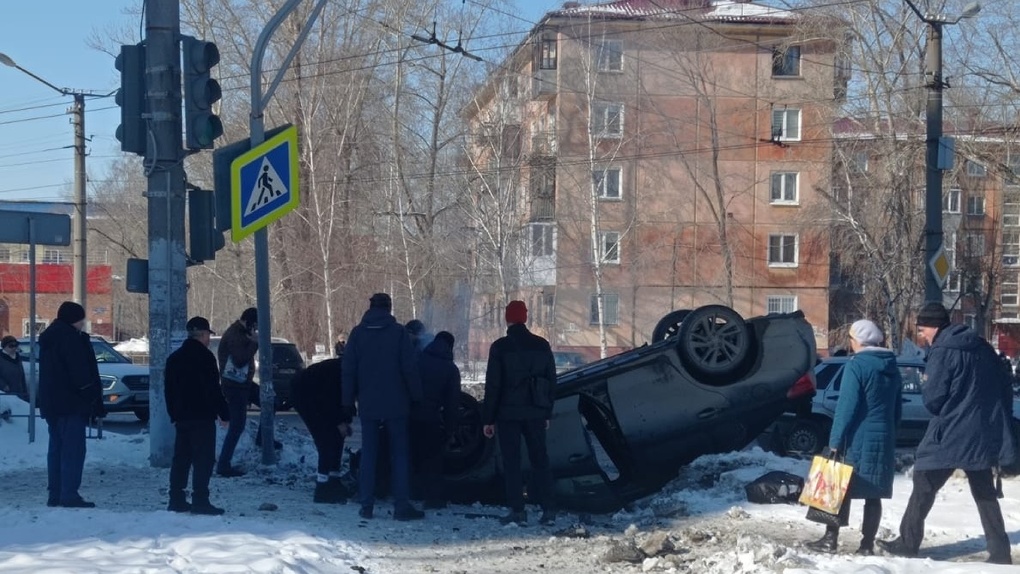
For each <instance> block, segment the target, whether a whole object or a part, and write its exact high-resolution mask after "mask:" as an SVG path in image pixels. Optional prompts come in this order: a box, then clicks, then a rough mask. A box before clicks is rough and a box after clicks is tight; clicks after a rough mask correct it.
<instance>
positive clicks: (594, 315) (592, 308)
mask: <svg viewBox="0 0 1020 574" xmlns="http://www.w3.org/2000/svg"><path fill="white" fill-rule="evenodd" d="M597 297H598V295H595V294H594V293H593V294H592V296H591V299H590V300H589V312H588V324H589V325H598V324H599V308H598V299H597ZM602 310H603V315H604V316H605V317H604V318H605V321H603V322H602V324H603V325H619V324H620V295H619V294H618V293H606V292H603V293H602Z"/></svg>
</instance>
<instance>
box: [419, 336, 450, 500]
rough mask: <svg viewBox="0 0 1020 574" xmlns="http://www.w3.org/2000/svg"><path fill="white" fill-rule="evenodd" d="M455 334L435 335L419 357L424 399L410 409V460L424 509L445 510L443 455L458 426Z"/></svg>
mask: <svg viewBox="0 0 1020 574" xmlns="http://www.w3.org/2000/svg"><path fill="white" fill-rule="evenodd" d="M454 341H455V339H454V337H453V334H452V333H450V332H448V331H440V332H438V333H436V336H435V338H434V339H433V340H432V342H431V343H428V344H427V345H426V346H425V350H424V351H422V352H421V355H420V356H419V357H418V367H419V373H420V374H421V386H422V393H423V399H422V401H421V402H420V403H418V404H415V405H412V407H411V431H412V432H411V447H412V448H411V453H412V456H411V460H412V463H413V465H412V466H413V469H414V477H415V479H416V480H417V483H418V485H419V486H420V488H421V493H422V496H423V497H424V498H425V508H430V509H431V508H443V507H445V506H446V497H445V496H444V493H443V484H442V475H443V453H444V451H445V446H446V443H447V442H448V440H449V438H450V437H452V436H453V430H454V429H455V428H456V427H457V416H458V414H459V413H458V408H459V405H460V369H458V368H457V364H456V363H454V362H453V343H454Z"/></svg>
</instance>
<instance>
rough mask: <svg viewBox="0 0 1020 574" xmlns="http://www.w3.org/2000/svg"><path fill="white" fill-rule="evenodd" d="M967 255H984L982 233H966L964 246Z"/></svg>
mask: <svg viewBox="0 0 1020 574" xmlns="http://www.w3.org/2000/svg"><path fill="white" fill-rule="evenodd" d="M964 249H965V253H966V254H967V257H984V255H985V236H984V234H983V233H968V234H967V244H966V245H965V246H964Z"/></svg>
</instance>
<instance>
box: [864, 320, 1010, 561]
mask: <svg viewBox="0 0 1020 574" xmlns="http://www.w3.org/2000/svg"><path fill="white" fill-rule="evenodd" d="M917 331H918V334H919V335H920V336H921V338H922V339H924V340H925V341H927V342H928V343H929V344H930V345H931V348H930V349H929V351H928V359H927V363H926V367H925V374H926V375H927V381H926V382H925V384H924V385H923V386H922V387H921V393H922V397H923V399H924V406H925V408H927V409H928V411H929V412H931V413H932V415H933V416H932V419H931V422H929V423H928V430H927V432H925V435H924V438H923V439H921V444H919V445H918V447H917V455H916V457H915V462H914V480H913V482H914V484H913V487H914V488H913V491H912V492H911V493H910V501H909V502H908V503H907V509H906V511H904V513H903V519H902V520H901V521H900V536H899V538H897V539H895V540H892V541H888V542H887V541H881V540H880V541H879V542H878V545H879V546H880V547H881V548H883V549H884V550H886V551H887V552H890V553H892V554H897V555H900V556H917V551H918V549H919V548H920V547H921V540H922V539H923V538H924V520H925V518H927V516H928V513H929V512H930V511H931V508H932V505H933V504H934V502H935V497H936V495H937V494H938V491H939V489H941V488H942V486H943V485H945V483H946V481H947V480H949V477H950V476H952V474H953V471H954V470H956V469H962V470H963V471H964V472H965V473H966V474H967V481H968V482H969V483H970V491H971V494H972V496H973V497H974V502H975V503H976V504H977V508H978V515H979V516H980V517H981V526H982V528H983V529H984V531H985V543H986V544H987V546H988V560H987V561H988V562H991V563H994V564H1012V563H1013V561H1012V557H1011V556H1010V546H1009V538H1008V537H1007V536H1006V527H1005V524H1004V522H1003V519H1002V510H1001V509H1000V508H999V501H998V499H997V492H996V488H995V484H994V479H993V475H992V469H993V468H995V467H998V466H1000V465H1004V464H1009V463H1011V462H1012V461H1013V460H1014V458H1015V445H1014V444H1013V440H1012V433H1011V432H1010V424H1011V423H1010V419H1011V418H1012V417H1011V412H1010V411H1011V407H1010V402H1011V401H1010V399H1009V395H1008V391H1007V389H1009V388H1010V387H1009V382H1008V381H1007V380H1006V375H1005V373H1004V372H1003V369H1002V367H1001V364H1000V362H999V360H998V357H996V355H995V351H994V350H993V349H992V347H991V345H989V344H988V343H987V342H986V341H985V340H984V339H982V338H981V337H979V336H978V334H977V333H975V332H974V330H973V329H970V328H969V327H966V326H964V325H953V324H950V322H949V313H948V312H946V309H945V307H943V306H942V304H941V303H927V304H925V305H924V307H922V308H921V311H920V312H919V313H918V316H917Z"/></svg>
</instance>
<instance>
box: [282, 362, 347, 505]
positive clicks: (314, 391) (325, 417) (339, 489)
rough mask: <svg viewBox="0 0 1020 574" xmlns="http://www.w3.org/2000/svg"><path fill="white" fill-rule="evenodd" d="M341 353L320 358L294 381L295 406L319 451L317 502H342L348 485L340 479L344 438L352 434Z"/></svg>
mask: <svg viewBox="0 0 1020 574" xmlns="http://www.w3.org/2000/svg"><path fill="white" fill-rule="evenodd" d="M342 364H343V361H342V359H341V358H340V357H337V358H335V359H326V360H325V361H319V362H318V363H314V364H312V365H311V366H309V367H308V368H307V369H305V370H303V371H301V372H300V373H299V374H298V375H297V376H296V377H294V380H293V381H292V382H291V400H292V401H293V402H294V410H296V411H297V413H298V415H299V416H300V417H301V420H302V421H304V423H305V426H306V427H307V428H308V433H309V434H311V435H312V441H314V442H315V450H316V452H317V453H318V455H319V462H318V474H317V476H316V481H315V494H314V495H313V496H312V500H313V501H314V502H322V503H336V504H343V503H345V502H347V495H348V492H347V489H346V487H345V486H344V485H343V483H342V482H341V481H340V463H341V461H342V458H343V452H344V439H345V438H346V437H348V436H350V435H351V416H350V414H348V413H346V412H344V408H343V395H342V394H341V385H342V381H341V366H342Z"/></svg>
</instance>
